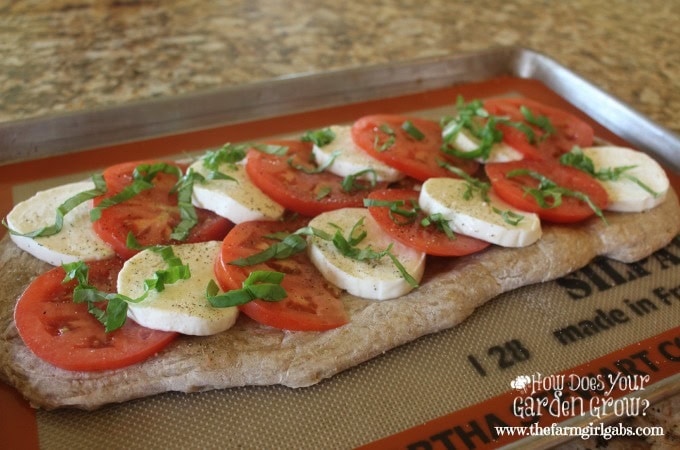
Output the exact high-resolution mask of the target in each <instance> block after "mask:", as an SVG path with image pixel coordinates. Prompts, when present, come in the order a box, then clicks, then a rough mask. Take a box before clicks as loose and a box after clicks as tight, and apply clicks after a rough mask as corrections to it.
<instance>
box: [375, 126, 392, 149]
mask: <svg viewBox="0 0 680 450" xmlns="http://www.w3.org/2000/svg"><path fill="white" fill-rule="evenodd" d="M378 130H380V131H382V132H383V133H385V134H386V135H387V136H388V138H387V140H386V141H385V142H383V143H382V144H380V136H379V135H378V133H375V138H374V139H373V148H374V149H375V150H376V151H378V152H384V151H385V150H387V149H388V148H390V147H392V146H393V145H394V142H395V141H396V133H395V132H394V130H393V129H392V128H391V127H390V126H389V125H387V124H386V123H383V124H382V125H380V126H379V127H378Z"/></svg>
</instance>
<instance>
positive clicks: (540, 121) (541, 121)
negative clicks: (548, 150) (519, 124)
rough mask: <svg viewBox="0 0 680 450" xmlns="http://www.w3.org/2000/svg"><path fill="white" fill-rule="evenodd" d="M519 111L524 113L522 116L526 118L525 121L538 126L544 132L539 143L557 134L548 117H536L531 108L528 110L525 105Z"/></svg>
mask: <svg viewBox="0 0 680 450" xmlns="http://www.w3.org/2000/svg"><path fill="white" fill-rule="evenodd" d="M519 110H520V112H521V113H522V115H523V116H524V120H526V121H527V122H528V123H530V124H532V125H536V126H537V127H538V128H540V129H541V130H543V135H542V136H541V138H540V140H539V141H543V140H545V139H546V138H547V137H548V136H550V135H551V134H555V133H557V130H555V127H554V126H553V124H552V123H551V122H550V119H548V118H547V117H546V116H538V117H536V116H534V114H533V113H532V112H531V110H529V108H527V107H526V106H524V105H522V106H520V107H519ZM530 142H531V141H530Z"/></svg>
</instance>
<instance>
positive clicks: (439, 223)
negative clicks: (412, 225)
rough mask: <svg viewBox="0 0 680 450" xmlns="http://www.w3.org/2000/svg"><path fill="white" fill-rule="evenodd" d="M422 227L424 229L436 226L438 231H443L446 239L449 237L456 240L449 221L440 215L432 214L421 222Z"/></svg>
mask: <svg viewBox="0 0 680 450" xmlns="http://www.w3.org/2000/svg"><path fill="white" fill-rule="evenodd" d="M420 225H422V226H424V227H429V226H430V225H435V226H436V227H437V229H438V230H440V231H443V232H444V234H446V237H448V238H449V239H451V240H454V239H456V235H455V233H454V232H453V230H452V229H451V227H450V226H449V221H448V220H447V219H446V218H444V216H442V215H441V214H439V213H436V214H430V215H429V216H427V217H425V218H424V219H423V220H421V221H420Z"/></svg>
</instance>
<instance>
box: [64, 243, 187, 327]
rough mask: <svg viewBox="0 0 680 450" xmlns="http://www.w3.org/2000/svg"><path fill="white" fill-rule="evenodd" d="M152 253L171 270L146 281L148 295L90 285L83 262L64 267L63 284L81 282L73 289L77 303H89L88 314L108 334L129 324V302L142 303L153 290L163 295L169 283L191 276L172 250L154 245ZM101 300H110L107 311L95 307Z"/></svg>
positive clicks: (159, 272) (87, 270) (156, 273)
mask: <svg viewBox="0 0 680 450" xmlns="http://www.w3.org/2000/svg"><path fill="white" fill-rule="evenodd" d="M132 239H134V238H132ZM128 242H131V240H130V235H128ZM134 242H136V241H134ZM133 245H134V244H133ZM137 245H138V244H137ZM149 250H151V251H154V252H156V253H158V254H160V255H161V257H162V258H163V261H165V263H166V264H167V265H168V268H167V269H165V270H157V271H156V272H155V273H154V276H153V278H152V279H149V280H144V293H143V294H142V295H141V296H139V297H138V298H134V299H133V298H130V297H127V296H125V295H121V294H116V293H106V292H102V291H100V290H98V289H97V288H96V287H94V286H92V285H90V284H89V282H88V273H89V268H88V267H87V264H85V263H84V262H82V261H77V262H74V263H69V264H64V265H62V267H63V269H64V271H66V277H65V278H64V280H63V283H68V282H69V281H72V280H77V282H78V284H77V285H76V287H75V288H74V290H73V302H74V303H87V310H88V312H89V313H90V314H92V315H93V316H94V317H95V318H96V319H97V320H98V321H99V322H101V323H102V324H103V325H104V330H105V331H106V332H107V333H110V332H111V331H114V330H117V329H118V328H120V327H122V326H123V325H124V324H125V320H126V317H127V309H128V303H139V302H141V301H143V300H144V299H146V298H147V297H148V295H149V292H150V291H151V290H155V291H157V292H162V291H163V290H164V289H165V285H166V284H173V283H176V282H177V281H179V280H186V279H189V278H190V277H191V271H190V270H189V266H188V265H184V264H183V263H182V261H181V260H180V259H179V258H178V257H176V256H175V254H174V252H173V251H172V247H169V246H154V247H149ZM101 301H108V304H107V306H106V310H101V309H99V308H98V307H97V306H96V305H95V304H96V303H98V302H101Z"/></svg>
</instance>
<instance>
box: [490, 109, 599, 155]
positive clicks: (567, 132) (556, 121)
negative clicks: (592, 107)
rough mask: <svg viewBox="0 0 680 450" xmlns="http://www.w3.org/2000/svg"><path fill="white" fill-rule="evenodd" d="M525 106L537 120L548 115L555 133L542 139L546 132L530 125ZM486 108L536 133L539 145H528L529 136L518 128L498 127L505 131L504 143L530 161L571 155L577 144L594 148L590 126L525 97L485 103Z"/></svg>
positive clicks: (592, 132)
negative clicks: (523, 112) (523, 124)
mask: <svg viewBox="0 0 680 450" xmlns="http://www.w3.org/2000/svg"><path fill="white" fill-rule="evenodd" d="M522 106H525V107H526V108H527V109H528V110H529V111H531V113H532V114H533V116H534V117H535V118H538V117H539V116H545V117H547V118H548V119H549V120H550V123H551V124H552V126H553V127H554V128H555V133H554V134H550V135H549V136H548V137H546V138H541V137H542V136H543V135H544V134H545V131H544V130H543V129H541V128H540V127H538V126H536V125H532V124H529V123H528V122H527V121H526V119H525V117H524V115H523V114H522V111H521V110H520V108H521V107H522ZM484 108H485V109H486V110H487V111H488V112H489V114H493V115H495V116H507V117H508V118H509V119H510V120H511V121H513V122H523V123H525V124H526V125H528V126H530V127H531V128H532V129H533V130H534V133H535V137H536V140H537V142H536V143H535V144H532V143H530V142H529V139H528V138H527V135H526V134H524V133H523V132H522V131H520V130H518V129H517V128H513V127H511V126H508V125H498V129H499V130H501V131H502V132H503V141H505V143H506V144H508V145H509V146H511V147H513V148H515V149H516V150H517V151H519V152H521V153H523V154H524V156H525V157H526V158H528V159H545V158H559V157H560V155H562V154H564V153H567V152H569V151H570V150H571V149H572V148H573V147H574V146H575V145H578V146H580V147H590V146H591V145H593V136H594V131H593V129H592V128H591V126H590V125H588V124H587V123H585V122H584V121H582V120H581V119H579V118H578V117H576V116H574V115H572V114H569V113H568V112H566V111H562V110H561V109H557V108H552V107H550V106H546V105H543V104H542V103H538V102H535V101H533V100H529V99H525V98H499V99H491V100H487V101H485V102H484Z"/></svg>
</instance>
